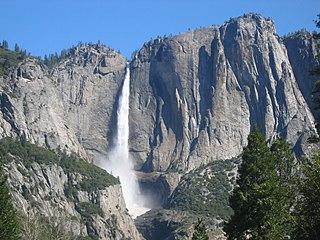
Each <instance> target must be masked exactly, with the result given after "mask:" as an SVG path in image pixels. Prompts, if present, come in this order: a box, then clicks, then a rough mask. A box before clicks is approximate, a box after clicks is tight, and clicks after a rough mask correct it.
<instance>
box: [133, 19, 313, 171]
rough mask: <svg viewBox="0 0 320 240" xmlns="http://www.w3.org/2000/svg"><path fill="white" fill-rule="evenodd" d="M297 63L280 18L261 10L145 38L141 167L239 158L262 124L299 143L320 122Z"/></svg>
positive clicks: (140, 66)
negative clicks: (277, 20) (282, 32)
mask: <svg viewBox="0 0 320 240" xmlns="http://www.w3.org/2000/svg"><path fill="white" fill-rule="evenodd" d="M293 58H294V57H293ZM307 58H308V61H310V60H309V59H310V58H314V55H312V54H310V55H308V56H307ZM300 59H301V58H300ZM301 60H306V59H301ZM292 62H293V61H292V60H291V59H289V57H288V53H287V48H286V46H285V45H284V44H283V41H282V40H281V39H280V38H279V36H278V35H277V33H276V31H275V26H274V23H273V22H272V20H270V19H265V18H263V17H261V16H259V15H254V14H248V15H245V16H243V17H240V18H237V19H233V20H231V21H229V22H228V23H226V24H225V25H223V26H222V27H219V28H218V27H209V28H202V29H199V30H194V31H189V32H186V33H183V34H180V35H178V36H174V37H169V38H165V39H156V40H153V41H150V42H148V43H145V44H144V46H143V47H142V48H141V50H140V51H139V52H138V53H137V54H136V56H135V57H134V59H133V61H132V63H131V68H132V75H131V77H132V80H131V81H132V93H131V106H130V107H131V108H130V109H131V111H130V122H131V128H130V129H131V133H130V144H131V153H132V155H133V156H134V158H135V159H136V166H137V168H142V169H144V170H145V171H166V170H169V169H174V170H178V171H187V170H189V169H192V168H194V167H197V166H199V165H200V164H202V163H207V162H209V161H212V160H216V159H227V158H231V157H234V156H237V155H239V154H240V153H241V151H242V148H243V146H245V145H246V143H247V142H246V139H247V136H248V134H249V132H250V129H251V128H252V127H253V126H254V125H256V124H257V125H259V126H260V127H261V128H262V129H263V131H265V133H266V135H267V137H268V138H270V139H273V138H275V137H276V136H278V135H280V136H283V137H285V138H286V139H287V140H288V141H289V142H290V143H291V144H292V145H293V146H294V145H295V144H296V142H297V141H298V140H299V139H300V140H301V138H305V135H308V134H310V132H311V133H312V132H314V125H313V121H314V119H313V116H312V114H311V112H310V109H309V107H308V105H307V104H306V101H305V98H304V97H303V96H302V93H301V91H300V89H299V85H298V82H297V78H296V77H295V72H294V70H293V68H292V67H293V66H294V65H293V64H291V63H292ZM299 79H301V81H302V77H299ZM308 91H309V90H308ZM308 91H305V92H304V93H305V94H308V93H310V91H309V92H308ZM298 154H301V152H298Z"/></svg>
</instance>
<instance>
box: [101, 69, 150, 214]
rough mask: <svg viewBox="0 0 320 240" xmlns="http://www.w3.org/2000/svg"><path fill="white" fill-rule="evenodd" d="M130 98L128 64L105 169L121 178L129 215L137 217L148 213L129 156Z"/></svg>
mask: <svg viewBox="0 0 320 240" xmlns="http://www.w3.org/2000/svg"><path fill="white" fill-rule="evenodd" d="M129 97H130V68H129V64H128V63H127V66H126V75H125V78H124V80H123V85H122V89H121V94H120V97H119V102H118V109H117V131H116V136H115V139H114V148H113V149H112V150H111V151H110V153H109V155H108V161H107V162H106V163H105V164H104V166H103V167H104V168H105V169H106V170H107V171H109V172H111V174H112V175H114V176H116V177H119V178H120V182H121V186H122V190H123V195H124V199H125V201H126V206H127V208H128V210H129V213H130V214H131V215H132V216H133V217H136V216H138V215H141V214H142V213H144V212H146V211H147V210H148V209H147V208H145V207H143V205H144V204H145V202H146V201H145V200H144V197H143V196H142V194H141V192H140V188H139V183H138V180H137V177H136V175H135V172H134V168H133V163H132V161H131V159H130V155H129V147H128V141H129Z"/></svg>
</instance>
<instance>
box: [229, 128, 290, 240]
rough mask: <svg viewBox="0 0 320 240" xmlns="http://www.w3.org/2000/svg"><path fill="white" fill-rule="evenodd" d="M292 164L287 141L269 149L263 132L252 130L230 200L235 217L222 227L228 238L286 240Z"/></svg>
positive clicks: (275, 144) (277, 142)
mask: <svg viewBox="0 0 320 240" xmlns="http://www.w3.org/2000/svg"><path fill="white" fill-rule="evenodd" d="M293 161H294V157H293V155H292V152H291V150H290V147H289V145H288V144H287V143H286V141H284V140H283V139H279V140H277V141H276V142H275V143H274V144H273V145H272V147H271V150H270V148H269V147H268V145H267V142H266V139H265V136H264V135H263V134H262V132H261V131H260V130H259V129H258V128H255V129H254V130H253V132H252V133H251V134H250V135H249V136H248V145H247V147H245V148H244V150H243V156H242V163H241V165H240V167H239V178H238V180H237V187H235V189H234V191H233V194H232V195H231V197H230V206H231V207H232V209H233V210H234V215H233V216H232V217H231V219H230V221H229V222H228V223H226V225H225V227H224V230H225V232H226V233H227V236H228V239H248V238H252V239H288V235H289V234H290V232H291V231H292V225H293V217H292V215H291V212H290V209H291V208H292V206H293V204H294V200H295V194H294V193H295V192H294V179H295V176H294V174H293V171H292V170H293V167H294V163H293Z"/></svg>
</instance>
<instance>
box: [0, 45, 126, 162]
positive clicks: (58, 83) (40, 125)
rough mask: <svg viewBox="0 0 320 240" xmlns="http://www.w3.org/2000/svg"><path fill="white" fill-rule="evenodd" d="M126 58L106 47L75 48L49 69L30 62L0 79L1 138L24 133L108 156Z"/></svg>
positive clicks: (52, 145)
mask: <svg viewBox="0 0 320 240" xmlns="http://www.w3.org/2000/svg"><path fill="white" fill-rule="evenodd" d="M125 66H126V60H125V58H124V57H123V56H122V55H120V54H119V53H117V52H115V51H114V50H112V49H109V48H107V47H104V46H101V45H88V46H83V45H79V46H77V47H74V48H71V49H70V50H69V52H68V54H67V57H65V58H64V59H63V60H61V61H60V62H59V63H58V64H57V65H55V66H54V67H53V68H51V69H48V68H47V67H46V66H45V65H44V64H42V63H41V62H40V61H39V60H37V59H32V58H28V59H27V60H26V61H25V62H23V63H22V64H20V65H19V66H18V67H17V68H16V69H15V71H13V73H12V74H11V76H10V77H9V78H6V79H3V81H1V84H0V86H1V93H0V109H1V115H2V117H1V120H0V121H1V126H0V133H1V136H16V135H19V136H21V135H24V136H25V137H26V139H27V140H29V141H31V142H33V143H37V144H39V145H42V146H47V147H50V148H53V149H55V148H57V147H60V148H61V149H66V150H67V151H68V152H71V151H73V152H76V153H79V154H80V155H82V156H93V155H97V154H98V153H104V152H106V148H107V146H108V145H109V144H110V142H109V141H108V140H109V139H111V136H112V135H113V134H114V133H113V129H115V128H114V126H115V121H114V119H112V118H115V115H114V113H113V111H115V110H114V109H116V108H115V106H114V104H115V99H116V98H117V94H118V92H119V88H120V85H121V81H122V79H123V77H124V74H125Z"/></svg>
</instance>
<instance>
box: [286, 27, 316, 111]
mask: <svg viewBox="0 0 320 240" xmlns="http://www.w3.org/2000/svg"><path fill="white" fill-rule="evenodd" d="M284 44H285V46H286V48H287V51H288V57H289V60H290V63H291V66H292V70H293V72H294V75H295V77H296V80H297V83H298V85H299V88H300V91H301V92H302V94H303V96H304V98H305V100H306V102H307V103H308V105H309V107H310V110H311V111H312V112H313V114H317V113H318V111H316V110H315V109H314V108H315V105H314V103H313V102H312V90H313V85H314V82H315V81H316V80H318V77H317V76H313V75H311V74H310V71H311V70H312V69H314V68H315V67H316V66H317V65H318V62H317V60H316V55H317V54H319V52H317V46H316V44H317V43H316V41H315V39H314V38H313V37H312V35H311V34H310V33H309V32H306V31H304V30H302V31H299V32H297V33H294V34H291V35H289V36H286V37H285V38H284Z"/></svg>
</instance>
